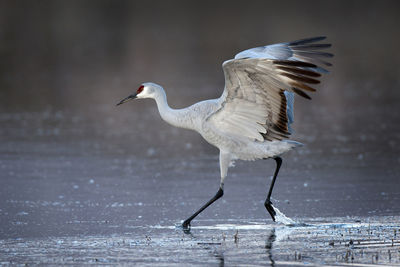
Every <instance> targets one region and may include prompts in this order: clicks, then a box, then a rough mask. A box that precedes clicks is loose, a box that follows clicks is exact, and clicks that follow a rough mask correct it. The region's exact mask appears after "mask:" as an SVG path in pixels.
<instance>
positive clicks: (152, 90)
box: [117, 83, 163, 106]
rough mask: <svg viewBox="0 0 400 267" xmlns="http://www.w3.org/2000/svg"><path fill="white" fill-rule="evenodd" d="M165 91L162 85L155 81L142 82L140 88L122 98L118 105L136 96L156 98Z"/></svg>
mask: <svg viewBox="0 0 400 267" xmlns="http://www.w3.org/2000/svg"><path fill="white" fill-rule="evenodd" d="M162 91H163V89H162V87H161V86H160V85H158V84H155V83H142V84H141V85H140V86H139V88H138V89H137V90H136V92H134V93H133V94H131V95H130V96H128V97H125V98H124V99H122V100H121V101H120V102H119V103H118V104H117V106H119V105H121V104H123V103H125V102H127V101H129V100H132V99H136V98H156V96H157V95H158V94H160V93H161V92H162Z"/></svg>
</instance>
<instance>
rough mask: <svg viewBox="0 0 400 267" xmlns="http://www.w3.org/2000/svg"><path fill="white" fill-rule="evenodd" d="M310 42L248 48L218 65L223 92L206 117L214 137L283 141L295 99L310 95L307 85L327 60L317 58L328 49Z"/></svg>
mask: <svg viewBox="0 0 400 267" xmlns="http://www.w3.org/2000/svg"><path fill="white" fill-rule="evenodd" d="M323 39H325V37H315V38H309V39H303V40H298V41H294V42H289V43H280V44H274V45H269V46H264V47H257V48H252V49H249V50H245V51H243V52H240V53H239V54H237V55H236V56H235V59H232V60H228V61H225V62H224V63H223V65H222V67H223V70H224V74H225V90H224V92H223V94H222V96H221V97H220V99H219V105H220V107H219V109H218V110H217V111H216V112H214V113H213V114H211V115H210V116H209V117H208V122H209V123H210V124H211V125H212V126H213V127H214V128H215V129H216V130H218V131H220V132H222V133H224V134H229V135H231V136H237V137H245V138H250V139H252V140H258V141H264V140H270V141H272V140H282V139H286V138H288V137H289V135H290V133H291V130H290V123H291V122H293V101H294V94H293V93H296V94H298V95H300V96H302V97H305V98H308V99H310V97H309V96H308V95H307V94H306V93H305V92H304V91H308V92H314V91H315V89H314V88H312V87H311V86H310V85H309V84H318V83H319V80H317V78H318V77H319V76H321V74H320V73H324V72H327V71H326V70H325V69H323V68H322V67H320V65H326V66H330V63H328V62H326V61H324V60H323V58H326V57H332V56H333V55H332V54H330V53H326V52H321V51H319V49H323V48H328V47H330V44H315V43H314V42H317V41H320V40H323Z"/></svg>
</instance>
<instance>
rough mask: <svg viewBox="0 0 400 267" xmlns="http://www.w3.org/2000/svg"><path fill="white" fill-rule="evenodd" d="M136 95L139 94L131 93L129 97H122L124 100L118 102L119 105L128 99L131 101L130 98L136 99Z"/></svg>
mask: <svg viewBox="0 0 400 267" xmlns="http://www.w3.org/2000/svg"><path fill="white" fill-rule="evenodd" d="M136 95H137V94H133V95H130V96H128V97H125V98H124V99H122V100H121V101H120V102H119V103H118V104H117V106H119V105H121V104H123V103H125V102H127V101H129V100H132V99H135V98H136Z"/></svg>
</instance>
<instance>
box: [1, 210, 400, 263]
mask: <svg viewBox="0 0 400 267" xmlns="http://www.w3.org/2000/svg"><path fill="white" fill-rule="evenodd" d="M399 220H400V218H399V217H380V218H370V219H369V220H368V221H361V220H359V219H357V218H346V219H344V218H330V219H329V220H327V219H314V220H309V221H307V222H306V223H307V226H295V227H288V226H285V225H282V224H264V223H262V222H260V221H233V220H231V221H229V222H228V223H226V222H216V221H215V220H205V221H198V223H197V224H196V226H193V227H192V229H191V231H190V233H186V234H185V233H184V232H183V231H182V230H181V229H179V228H176V227H175V226H174V225H173V224H168V225H154V226H148V227H133V228H131V231H129V232H127V233H125V234H118V235H109V236H75V237H46V238H19V239H6V240H2V241H0V262H1V263H2V264H38V263H40V264H44V263H48V264H78V265H81V264H94V265H96V264H113V263H119V264H137V265H141V266H165V265H173V264H175V265H182V264H184V265H188V264H190V265H197V266H204V265H213V266H217V265H218V266H224V265H227V266H232V265H234V266H237V265H247V264H252V265H262V266H265V265H276V266H280V265H303V264H307V265H308V266H310V265H311V266H315V265H318V266H320V265H346V264H352V265H354V264H383V265H399V264H400V223H399Z"/></svg>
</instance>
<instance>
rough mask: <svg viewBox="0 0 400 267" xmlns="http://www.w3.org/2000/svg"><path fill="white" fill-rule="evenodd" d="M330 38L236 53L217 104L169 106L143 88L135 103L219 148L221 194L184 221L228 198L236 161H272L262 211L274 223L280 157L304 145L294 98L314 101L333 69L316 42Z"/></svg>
mask: <svg viewBox="0 0 400 267" xmlns="http://www.w3.org/2000/svg"><path fill="white" fill-rule="evenodd" d="M325 38H326V37H314V38H307V39H302V40H298V41H293V42H286V43H278V44H273V45H268V46H263V47H256V48H252V49H248V50H245V51H242V52H240V53H238V54H237V55H236V56H235V58H234V59H231V60H227V61H225V62H224V63H223V64H222V68H223V70H224V75H225V88H224V91H223V93H222V96H221V97H220V98H218V99H211V100H205V101H201V102H199V103H196V104H194V105H192V106H189V107H187V108H183V109H172V108H170V107H169V106H168V103H167V97H166V94H165V91H164V89H163V88H162V87H161V86H160V85H158V84H155V83H143V84H142V85H141V86H140V87H139V88H138V89H137V90H136V91H135V92H134V93H133V94H131V95H130V96H128V97H126V98H124V99H123V100H121V101H120V102H119V103H118V104H117V105H120V104H123V103H125V102H127V101H128V100H131V99H138V98H152V99H154V100H155V101H156V103H157V107H158V110H159V112H160V115H161V117H162V118H163V119H164V120H165V121H166V122H168V123H169V124H171V125H173V126H176V127H181V128H186V129H191V130H195V131H197V132H198V133H200V134H201V136H202V137H203V138H204V139H205V140H206V141H207V142H208V143H210V144H212V145H214V146H216V147H217V148H219V151H220V152H219V164H220V172H221V180H220V184H219V189H218V191H217V193H216V195H215V196H214V197H212V198H211V199H210V200H209V201H208V202H207V203H206V204H205V205H203V206H202V207H201V208H200V209H199V210H198V211H196V212H195V213H194V214H193V215H192V216H190V217H189V218H188V219H186V220H185V221H184V222H183V223H182V226H183V228H184V229H188V228H189V227H190V223H191V221H192V220H193V219H194V218H195V217H196V216H197V215H198V214H199V213H200V212H202V211H203V210H204V209H206V208H207V207H208V206H209V205H211V204H212V203H213V202H214V201H216V200H217V199H219V198H220V197H222V196H223V194H224V181H225V178H226V176H227V172H228V168H229V166H230V164H231V163H233V161H235V160H238V159H241V160H257V159H269V158H273V159H274V160H275V161H276V169H275V172H274V176H273V178H272V181H271V185H270V188H269V191H268V195H267V198H266V200H265V204H264V206H265V207H266V209H267V211H268V212H269V214H270V215H271V217H272V219H273V220H274V221H275V216H276V211H275V210H274V207H273V206H272V202H271V194H272V190H273V187H274V184H275V180H276V177H277V175H278V172H279V169H280V167H281V164H282V158H281V157H280V155H282V154H283V153H285V152H287V151H289V150H291V149H293V148H295V147H297V146H299V145H301V143H298V142H295V141H291V140H288V138H289V135H290V134H291V133H292V130H291V127H290V125H291V123H293V101H294V94H298V95H300V96H302V97H304V98H307V99H311V98H310V97H309V96H308V94H306V93H305V91H307V92H314V91H315V89H314V88H312V87H311V86H310V85H309V84H317V83H319V80H317V78H318V77H320V76H321V73H327V72H328V71H327V70H326V69H324V68H322V67H321V66H323V65H325V66H331V64H330V63H328V62H326V61H325V60H324V58H329V57H332V56H333V55H332V54H330V53H327V52H323V51H321V50H322V49H325V48H329V47H330V46H331V45H330V44H326V43H316V42H319V41H322V40H324V39H325Z"/></svg>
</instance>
